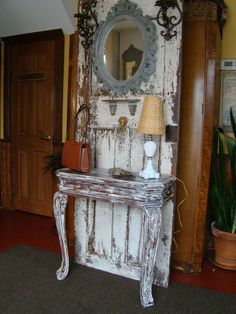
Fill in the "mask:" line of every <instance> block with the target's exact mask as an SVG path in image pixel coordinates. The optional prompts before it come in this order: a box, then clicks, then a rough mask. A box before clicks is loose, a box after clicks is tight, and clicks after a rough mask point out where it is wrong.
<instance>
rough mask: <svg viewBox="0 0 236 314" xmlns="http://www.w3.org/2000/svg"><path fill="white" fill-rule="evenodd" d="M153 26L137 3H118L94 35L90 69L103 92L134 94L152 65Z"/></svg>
mask: <svg viewBox="0 0 236 314" xmlns="http://www.w3.org/2000/svg"><path fill="white" fill-rule="evenodd" d="M156 40H157V38H156V25H155V24H154V23H153V22H152V21H151V19H150V17H149V16H143V15H142V11H141V9H139V8H138V6H137V4H135V3H133V2H130V1H128V0H120V1H119V2H118V3H117V4H116V5H114V6H113V7H112V8H111V11H110V12H109V13H108V15H107V18H106V21H104V22H101V23H100V25H99V28H98V29H97V31H96V33H95V38H94V46H93V70H94V72H95V74H96V75H97V77H98V81H99V82H101V83H102V84H103V87H104V89H105V90H108V91H112V92H114V93H116V94H126V93H127V92H137V91H138V89H139V88H140V84H141V82H142V81H144V82H147V81H148V79H149V77H150V75H151V74H153V73H154V71H155V65H156V54H157V51H156V50H157V44H156Z"/></svg>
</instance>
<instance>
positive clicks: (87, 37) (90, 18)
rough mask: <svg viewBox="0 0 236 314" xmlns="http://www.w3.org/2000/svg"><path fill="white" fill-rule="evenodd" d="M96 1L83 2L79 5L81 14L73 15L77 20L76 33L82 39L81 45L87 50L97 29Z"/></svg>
mask: <svg viewBox="0 0 236 314" xmlns="http://www.w3.org/2000/svg"><path fill="white" fill-rule="evenodd" d="M96 5H97V0H89V1H83V2H82V3H81V5H80V8H81V12H79V13H77V14H75V17H76V18H77V19H78V33H79V35H80V36H81V37H83V38H84V39H83V40H82V41H81V45H82V46H83V47H84V49H85V50H88V49H89V48H90V46H91V45H92V43H93V35H94V33H95V31H96V29H97V28H98V21H97V15H96Z"/></svg>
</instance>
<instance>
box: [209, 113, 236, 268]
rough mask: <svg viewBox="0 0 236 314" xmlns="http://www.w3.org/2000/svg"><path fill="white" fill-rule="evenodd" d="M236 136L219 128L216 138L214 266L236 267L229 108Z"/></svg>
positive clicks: (235, 145) (235, 155)
mask: <svg viewBox="0 0 236 314" xmlns="http://www.w3.org/2000/svg"><path fill="white" fill-rule="evenodd" d="M230 120H231V125H232V130H233V136H232V137H231V136H229V135H228V134H226V133H225V132H224V130H223V129H221V128H218V129H217V130H216V132H215V134H214V139H213V156H212V157H213V158H212V182H211V189H210V199H211V208H212V211H213V215H214V222H213V223H212V233H213V236H214V243H215V258H214V263H215V265H217V266H219V267H221V268H225V269H234V270H236V123H235V119H234V116H233V111H232V108H230Z"/></svg>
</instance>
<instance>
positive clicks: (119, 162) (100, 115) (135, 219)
mask: <svg viewBox="0 0 236 314" xmlns="http://www.w3.org/2000/svg"><path fill="white" fill-rule="evenodd" d="M133 2H135V3H137V4H138V6H139V7H140V8H141V9H142V10H143V15H150V16H151V17H155V16H156V13H157V7H155V6H154V2H152V1H143V0H136V1H133ZM115 3H116V0H102V1H98V4H97V12H98V20H99V21H104V20H105V19H106V16H107V13H108V12H109V10H110V8H111V7H112V6H113V5H114V4H115ZM180 4H181V1H180ZM155 24H156V27H157V41H158V48H157V64H156V71H155V73H154V74H153V75H152V76H151V77H150V79H149V81H148V82H146V83H142V84H141V88H140V92H139V93H138V94H135V95H133V94H131V93H128V94H127V95H125V96H122V97H121V96H120V97H116V96H115V95H113V94H112V93H108V92H104V90H103V88H102V85H101V84H98V82H97V78H96V76H95V75H94V74H93V73H88V69H89V68H90V65H88V64H87V63H88V62H89V61H88V60H89V59H88V56H86V55H85V54H84V51H83V49H82V48H81V47H80V49H79V52H80V54H79V59H78V67H79V81H78V85H79V91H78V94H79V97H78V99H79V100H78V105H79V104H82V103H83V102H84V101H86V97H88V96H87V93H88V92H89V94H90V98H89V104H90V108H91V120H90V142H91V145H92V162H93V166H94V167H97V168H105V169H109V168H113V167H121V168H124V169H127V170H130V171H133V172H138V171H140V170H141V169H142V168H143V164H144V161H145V158H144V153H143V143H144V138H143V136H142V135H138V134H137V133H136V131H135V129H136V127H137V124H138V121H139V117H140V114H141V110H142V104H143V100H144V96H145V94H158V95H159V96H161V97H162V98H163V102H164V119H165V123H166V124H168V125H177V124H178V114H176V112H177V113H178V110H179V109H178V108H179V103H178V102H179V101H178V95H179V88H180V87H179V68H180V51H181V42H182V40H181V27H182V26H181V25H179V26H178V28H177V32H178V33H177V37H175V38H173V39H172V40H171V41H169V42H168V41H165V40H164V38H163V37H162V36H161V35H160V32H161V30H162V28H161V27H160V26H159V25H158V24H157V23H156V22H155ZM85 77H87V78H88V77H89V78H91V85H90V86H89V89H88V88H87V85H86V82H87V79H86V78H85ZM86 88H87V89H86ZM112 98H113V99H114V98H115V99H116V100H117V111H116V114H115V115H114V116H112V115H111V114H110V110H109V102H107V100H109V99H112ZM132 99H138V102H137V110H136V113H135V115H134V116H131V115H130V112H129V109H128V101H129V100H132ZM121 116H126V117H127V118H128V125H127V128H126V129H125V130H124V131H123V132H122V131H120V130H119V125H118V119H119V118H120V117H121ZM160 145H161V146H160V156H161V163H160V170H161V173H162V174H171V173H174V171H175V168H173V165H174V167H175V166H176V163H175V159H176V153H175V152H176V150H177V143H171V142H166V141H165V137H164V136H163V137H162V139H161V144H160ZM157 160H158V158H157V156H155V158H154V164H155V166H157V165H158V162H157ZM173 208H174V205H173V202H172V201H169V202H168V203H167V204H166V206H164V208H163V217H162V219H163V226H162V229H161V230H160V233H161V236H160V238H161V241H160V242H159V246H160V247H161V253H160V255H158V256H157V262H156V263H158V268H157V269H158V271H156V273H155V282H156V283H157V284H158V279H159V278H161V277H163V278H166V274H167V273H168V272H169V263H166V259H165V258H162V256H163V254H164V256H165V257H167V259H168V258H170V246H171V238H172V221H173ZM143 225H144V217H143V213H142V211H141V210H137V208H134V207H132V206H125V205H119V204H114V205H112V204H110V203H107V202H104V201H96V202H94V201H91V200H89V201H88V200H86V199H83V198H82V199H77V201H76V206H75V232H76V244H75V245H76V261H77V262H78V263H81V264H84V265H87V266H90V267H94V268H98V269H102V270H105V271H109V272H112V273H115V274H119V275H122V276H126V277H130V278H133V279H139V278H140V261H141V252H142V250H141V248H142V245H143V243H142V235H143ZM166 285H168V281H167V282H166Z"/></svg>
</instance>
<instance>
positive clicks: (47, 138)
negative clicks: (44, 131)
mask: <svg viewBox="0 0 236 314" xmlns="http://www.w3.org/2000/svg"><path fill="white" fill-rule="evenodd" d="M51 139H52V137H51V136H50V135H45V136H43V137H41V140H42V141H51Z"/></svg>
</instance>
